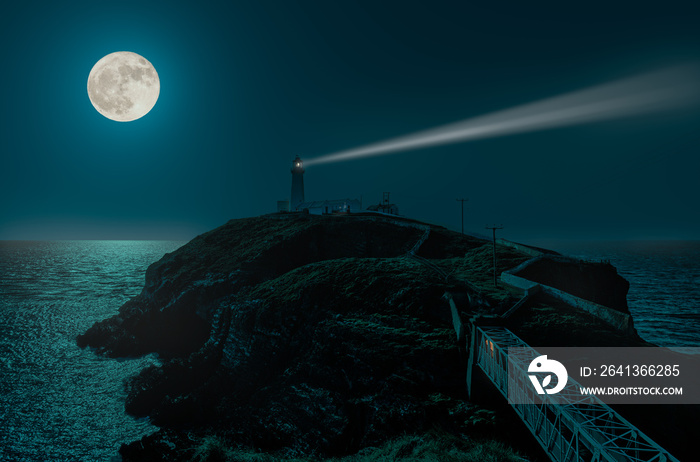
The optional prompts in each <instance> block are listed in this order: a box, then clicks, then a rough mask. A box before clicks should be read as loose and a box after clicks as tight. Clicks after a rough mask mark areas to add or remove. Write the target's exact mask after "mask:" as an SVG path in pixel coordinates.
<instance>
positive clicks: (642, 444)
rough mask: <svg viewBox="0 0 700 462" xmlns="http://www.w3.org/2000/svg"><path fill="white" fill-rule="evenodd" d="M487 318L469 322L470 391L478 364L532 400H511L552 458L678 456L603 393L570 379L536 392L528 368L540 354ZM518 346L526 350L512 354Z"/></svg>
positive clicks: (653, 461) (656, 460) (593, 461)
mask: <svg viewBox="0 0 700 462" xmlns="http://www.w3.org/2000/svg"><path fill="white" fill-rule="evenodd" d="M486 321H487V322H486V323H484V320H483V319H481V320H480V319H479V318H475V319H472V321H471V322H470V326H469V344H470V345H469V346H470V348H469V368H468V372H467V386H468V391H469V393H470V395H471V392H472V390H471V387H472V383H471V382H472V373H473V372H474V370H475V368H477V367H478V368H479V369H481V370H482V371H483V372H484V373H485V374H486V376H487V377H488V378H489V380H490V381H491V382H492V383H493V384H494V385H495V386H496V388H497V389H498V391H500V393H501V394H502V395H503V396H504V397H505V398H510V399H509V401H510V402H511V403H528V404H512V406H513V407H514V409H515V412H516V413H517V415H518V416H519V417H520V419H522V421H523V422H524V423H525V426H526V427H527V428H528V429H529V430H530V432H531V433H532V434H533V436H534V437H535V439H536V440H537V442H538V443H539V444H540V446H542V449H544V451H545V452H546V453H547V455H548V456H549V458H550V459H551V460H552V461H555V462H574V461H576V462H579V461H580V462H603V461H606V462H627V461H630V462H671V461H673V462H678V459H676V458H675V457H673V456H672V455H671V454H669V453H668V451H666V450H665V449H663V448H662V447H661V446H659V445H658V444H656V443H655V442H654V441H652V440H651V439H650V438H649V437H647V436H646V435H645V434H644V433H642V432H641V431H640V430H639V429H637V428H636V427H635V426H634V425H632V424H631V423H629V422H628V421H627V420H625V419H624V418H622V417H621V416H620V415H619V414H618V413H617V412H615V411H614V410H613V409H611V408H610V407H609V406H608V405H606V404H604V403H603V402H601V401H600V400H599V399H598V398H596V397H594V396H584V395H581V394H580V393H579V389H578V386H579V385H578V383H576V382H575V381H573V380H571V379H570V380H569V381H568V383H567V386H566V387H565V388H564V389H563V390H562V391H561V392H559V393H557V394H556V395H542V396H540V395H537V394H536V392H535V390H534V387H532V384H531V383H530V381H529V379H528V373H527V369H528V365H529V364H530V361H531V360H532V359H533V358H535V357H537V356H539V354H538V353H537V352H536V351H535V350H534V349H532V348H531V347H530V346H529V345H527V344H526V343H525V342H523V341H522V340H521V339H520V338H518V337H517V336H516V335H515V334H513V333H512V332H511V331H510V330H508V329H507V328H505V327H502V326H498V325H488V319H487V320H486ZM494 324H497V323H494ZM514 347H517V348H518V350H517V351H518V352H521V353H520V354H515V353H513V354H511V355H510V356H509V349H510V348H514ZM521 349H522V350H521ZM509 372H510V377H511V379H510V380H511V384H510V388H509V383H508V381H509ZM509 392H510V393H511V394H513V393H515V394H516V395H511V396H510V397H509Z"/></svg>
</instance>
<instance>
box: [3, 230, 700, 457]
mask: <svg viewBox="0 0 700 462" xmlns="http://www.w3.org/2000/svg"><path fill="white" fill-rule="evenodd" d="M182 244H184V242H176V241H58V242H2V241H0V461H63V460H65V461H87V460H110V458H111V457H113V456H115V455H116V454H117V450H118V449H119V446H120V444H122V443H126V442H130V441H134V440H137V439H139V438H141V437H142V436H144V435H147V434H149V433H152V432H153V431H155V430H156V427H154V426H153V425H151V424H150V423H149V422H148V421H147V420H145V419H140V420H137V419H134V418H132V417H130V416H128V415H126V414H125V412H124V399H125V397H126V395H125V392H124V387H123V381H124V379H125V378H127V377H129V376H131V375H133V374H135V373H137V372H138V371H139V370H140V369H142V368H143V367H145V366H147V365H150V364H157V361H158V360H157V358H155V357H154V356H148V357H145V358H137V359H121V360H115V359H108V358H103V357H100V356H97V355H96V354H94V352H92V351H90V350H81V349H79V348H78V347H77V346H76V344H75V337H76V336H77V335H78V334H80V333H82V332H84V331H85V330H86V329H88V328H89V327H90V326H91V325H92V324H93V323H94V322H96V321H100V320H102V319H105V318H107V317H109V316H111V315H113V314H115V313H116V312H117V310H118V309H119V307H120V306H121V305H122V304H123V303H124V302H126V301H127V300H128V299H129V298H131V297H133V296H135V295H137V294H138V293H139V292H140V291H141V288H142V287H143V282H144V274H145V271H146V268H147V267H148V265H149V264H150V263H152V262H154V261H156V260H158V259H159V258H160V257H162V256H163V255H164V254H165V253H167V252H171V251H173V250H175V249H176V248H177V247H179V246H181V245H182ZM539 245H542V246H545V247H548V248H552V249H554V250H558V251H560V252H562V253H565V254H569V255H573V256H578V257H580V258H586V259H594V260H610V261H611V262H612V263H613V264H614V265H615V266H616V267H617V268H618V271H619V272H620V273H621V274H622V275H623V276H624V277H625V278H627V279H628V280H629V281H630V283H631V288H630V292H629V296H628V300H629V305H630V310H631V311H632V313H633V315H634V318H635V324H636V327H637V329H638V331H639V332H640V334H641V335H642V336H643V337H644V338H645V339H647V340H649V341H651V342H654V343H657V344H659V345H663V346H689V347H699V346H700V242H675V243H648V242H647V243H645V242H637V243H630V242H627V243H600V242H598V243H572V242H567V243H562V242H559V243H556V242H550V243H539Z"/></svg>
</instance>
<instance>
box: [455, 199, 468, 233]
mask: <svg viewBox="0 0 700 462" xmlns="http://www.w3.org/2000/svg"><path fill="white" fill-rule="evenodd" d="M455 200H456V201H457V202H461V203H462V236H464V202H465V201H468V200H469V199H455Z"/></svg>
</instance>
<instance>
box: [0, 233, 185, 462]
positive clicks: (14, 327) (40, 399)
mask: <svg viewBox="0 0 700 462" xmlns="http://www.w3.org/2000/svg"><path fill="white" fill-rule="evenodd" d="M182 244H183V242H172V241H57V242H7V241H5V242H2V241H0V460H2V461H63V460H65V461H88V460H90V461H92V460H95V461H96V460H110V458H111V457H112V456H115V455H116V454H117V450H118V449H119V446H120V444H121V443H126V442H130V441H134V440H136V439H140V438H141V437H142V436H144V435H146V434H149V433H152V432H153V431H155V430H156V427H154V426H153V425H151V424H150V423H149V422H148V421H147V420H145V419H141V420H137V419H134V418H132V417H130V416H128V415H126V413H125V412H124V398H125V396H126V394H125V392H124V386H123V381H124V379H125V378H127V377H128V376H130V375H133V374H135V373H137V372H138V371H139V370H140V369H142V368H143V367H145V366H147V365H149V364H154V363H157V358H155V357H153V356H149V357H145V358H139V359H126V360H115V359H108V358H103V357H100V356H97V355H96V354H95V353H94V352H92V351H90V350H89V349H86V350H81V349H79V348H78V347H77V346H76V343H75V337H76V336H77V335H78V334H80V333H82V332H84V331H85V330H86V329H87V328H89V327H90V326H91V325H92V324H93V323H94V322H96V321H100V320H102V319H105V318H107V317H109V316H111V315H113V314H115V313H116V312H117V310H118V309H119V307H120V306H121V305H122V304H123V303H124V302H126V301H127V300H128V299H129V298H131V297H133V296H135V295H137V294H138V293H139V292H140V291H141V288H142V287H143V281H144V274H145V271H146V268H147V267H148V265H149V264H150V263H152V262H154V261H156V260H158V259H159V258H160V257H162V256H163V255H164V254H165V253H167V252H171V251H173V250H175V249H176V248H177V247H179V246H180V245H182Z"/></svg>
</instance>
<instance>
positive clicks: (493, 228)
mask: <svg viewBox="0 0 700 462" xmlns="http://www.w3.org/2000/svg"><path fill="white" fill-rule="evenodd" d="M486 229H490V230H491V231H493V285H494V286H498V280H497V279H496V230H497V229H503V225H501V226H496V225H493V226H489V225H486Z"/></svg>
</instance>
